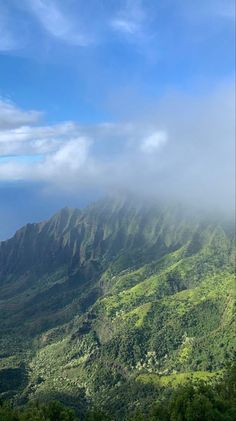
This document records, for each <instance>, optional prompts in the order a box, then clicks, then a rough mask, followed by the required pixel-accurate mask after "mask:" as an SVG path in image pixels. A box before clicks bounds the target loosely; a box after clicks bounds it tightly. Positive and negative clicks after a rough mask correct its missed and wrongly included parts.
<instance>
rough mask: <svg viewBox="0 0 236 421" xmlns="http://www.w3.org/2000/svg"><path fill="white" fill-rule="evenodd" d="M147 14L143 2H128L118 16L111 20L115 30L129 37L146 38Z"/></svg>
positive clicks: (129, 0)
mask: <svg viewBox="0 0 236 421" xmlns="http://www.w3.org/2000/svg"><path fill="white" fill-rule="evenodd" d="M145 21H146V14H145V12H144V9H143V6H142V3H141V1H134V0H127V1H126V2H125V6H124V7H123V8H121V9H120V10H119V11H118V13H117V14H116V16H115V17H114V18H112V19H111V21H110V26H111V28H112V29H113V30H115V31H117V32H121V33H123V34H124V35H127V36H133V37H134V36H135V37H138V38H142V37H144V32H145Z"/></svg>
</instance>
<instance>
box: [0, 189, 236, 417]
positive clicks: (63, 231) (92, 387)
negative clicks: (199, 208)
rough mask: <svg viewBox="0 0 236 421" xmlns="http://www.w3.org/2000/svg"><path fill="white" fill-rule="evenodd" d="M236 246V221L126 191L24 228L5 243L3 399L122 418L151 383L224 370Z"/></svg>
mask: <svg viewBox="0 0 236 421" xmlns="http://www.w3.org/2000/svg"><path fill="white" fill-rule="evenodd" d="M234 253H235V245H234V225H233V221H229V220H226V219H222V218H221V217H219V216H217V217H215V218H212V216H211V217H209V215H206V214H205V213H202V214H193V213H192V212H189V211H188V210H187V209H184V208H183V207H180V206H175V207H173V206H172V207H168V206H163V205H156V204H150V203H149V202H147V203H146V204H145V203H143V202H142V201H140V199H134V198H133V199H131V198H127V197H125V196H123V197H121V196H120V197H117V198H114V197H113V198H108V199H106V200H101V201H99V202H97V203H94V204H93V205H90V206H89V207H88V208H86V209H84V210H79V209H70V208H64V209H62V210H61V211H60V212H59V213H57V214H56V215H54V216H53V217H52V218H51V219H49V220H48V221H44V222H40V223H37V224H36V223H35V224H28V225H26V226H25V227H23V228H22V229H20V230H18V231H17V232H16V234H15V235H14V236H13V237H12V238H11V239H10V240H8V241H3V242H1V243H0V290H1V302H0V317H1V328H0V330H1V342H0V346H1V348H0V353H1V369H0V381H3V382H4V384H5V386H4V387H2V389H1V393H2V396H5V397H6V396H8V398H9V397H11V399H13V400H14V402H15V403H18V404H19V403H21V402H26V401H27V400H29V399H30V400H31V399H39V400H42V401H43V400H44V399H45V397H46V396H47V397H49V398H51V399H53V398H57V399H59V400H61V401H62V402H64V403H66V404H70V403H73V405H74V406H75V407H77V409H78V410H79V412H80V413H81V414H82V413H83V411H84V410H85V409H86V408H87V406H88V404H89V402H90V404H91V402H92V403H93V405H95V406H96V405H98V406H99V407H101V408H103V410H105V411H108V412H110V413H111V414H112V416H113V417H115V419H124V417H125V414H126V413H128V412H130V411H131V413H132V411H135V408H136V403H135V402H136V398H137V396H139V399H140V404H141V405H145V402H147V401H148V400H147V396H146V393H147V391H148V390H149V389H150V387H151V390H152V392H151V395H150V397H149V399H152V398H151V396H153V393H154V394H155V393H157V394H160V393H162V392H160V390H159V389H160V388H162V387H170V386H171V385H172V384H173V382H177V383H178V382H181V381H182V380H181V379H183V378H186V379H187V378H188V376H190V375H191V376H193V378H196V379H197V378H202V379H207V378H208V377H209V376H211V377H212V378H214V376H215V375H217V373H218V372H219V371H220V370H222V369H223V367H224V365H225V364H226V363H227V362H229V361H232V359H233V355H234V344H235V336H234V332H235V329H234V317H233V314H234V311H233V282H234ZM11 373H13V378H14V380H13V378H12V377H11V375H10V374H11ZM6 376H7V377H6ZM151 385H152V386H151ZM168 385H169V386H168ZM134 388H135V390H136V398H135V396H134V395H133V394H132V393H131V390H134ZM126 389H127V390H128V391H129V392H127V395H126V397H125V398H124V396H123V392H124V390H126ZM145 390H146V392H145ZM158 390H159V392H158ZM122 396H123V397H122ZM145 396H146V397H145ZM88 397H89V398H88ZM120 400H121V401H122V405H121V406H120V405H119V402H120ZM90 404H89V405H90Z"/></svg>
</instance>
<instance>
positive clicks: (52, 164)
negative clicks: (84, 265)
mask: <svg viewBox="0 0 236 421" xmlns="http://www.w3.org/2000/svg"><path fill="white" fill-rule="evenodd" d="M232 88H233V87H232V85H231V84H230V85H229V86H228V85H226V86H223V87H221V88H219V89H218V90H217V91H216V92H213V93H212V94H209V95H207V96H205V97H198V98H196V97H195V98H192V97H187V96H184V95H181V94H175V95H174V94H172V95H170V96H168V97H165V98H163V99H162V101H161V102H159V103H158V104H156V105H155V107H154V109H153V111H151V110H150V109H149V112H148V116H143V119H140V118H139V120H138V121H135V120H133V121H130V122H123V123H122V122H120V123H103V124H94V125H90V126H81V125H78V124H75V123H71V122H62V123H61V124H58V125H54V126H53V125H51V126H37V127H35V126H33V125H28V126H27V127H25V126H20V125H19V127H16V128H15V129H6V130H3V129H2V130H0V152H1V153H2V159H1V158H0V180H2V181H4V180H8V181H12V180H25V181H40V182H43V183H44V184H45V185H46V186H51V188H53V189H54V190H56V191H60V190H68V191H71V192H72V193H73V194H76V193H77V192H79V191H81V190H82V189H84V188H86V189H90V188H92V189H96V188H98V189H99V190H101V189H103V190H104V191H109V190H111V191H115V190H121V189H128V190H129V191H132V192H136V193H141V194H145V195H146V194H150V195H154V196H155V195H159V196H164V197H167V198H173V199H178V200H188V201H190V202H192V203H198V204H199V203H203V204H210V205H211V206H216V207H217V206H222V207H231V209H232V206H233V201H234V165H235V163H234V133H235V123H234V111H235V110H234V90H233V89H232ZM16 121H18V120H17V119H16ZM12 124H13V125H14V126H15V125H16V123H13V122H12ZM163 127H165V130H163ZM16 133H18V134H19V138H20V139H18V140H17V134H16ZM167 134H168V135H167ZM4 136H5V137H4ZM7 152H8V155H10V154H12V155H17V156H15V157H9V156H8V157H6V155H7ZM4 156H5V157H4Z"/></svg>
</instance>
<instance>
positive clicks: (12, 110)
mask: <svg viewBox="0 0 236 421" xmlns="http://www.w3.org/2000/svg"><path fill="white" fill-rule="evenodd" d="M41 115H42V113H41V112H38V111H23V110H21V109H20V108H18V107H16V106H15V105H14V104H13V103H12V102H11V101H6V100H3V99H1V98H0V130H1V129H8V128H10V129H11V128H13V127H19V126H21V125H24V124H32V123H35V122H36V121H38V120H39V118H40V117H41Z"/></svg>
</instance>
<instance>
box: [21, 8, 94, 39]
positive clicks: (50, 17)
mask: <svg viewBox="0 0 236 421" xmlns="http://www.w3.org/2000/svg"><path fill="white" fill-rule="evenodd" d="M29 6H30V7H31V9H32V11H33V13H34V15H35V16H36V18H37V19H38V20H39V22H40V23H41V24H42V26H43V27H44V28H45V30H46V31H47V32H48V33H49V34H51V35H52V36H53V37H55V38H58V39H61V40H63V41H65V42H68V43H70V44H73V45H78V46H86V45H88V44H89V43H90V42H91V39H90V37H89V36H88V35H87V34H84V33H82V32H81V31H80V29H79V23H78V21H76V20H74V18H73V16H69V15H67V14H66V12H65V11H63V10H61V9H60V7H59V5H58V2H57V1H55V0H30V2H29Z"/></svg>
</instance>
